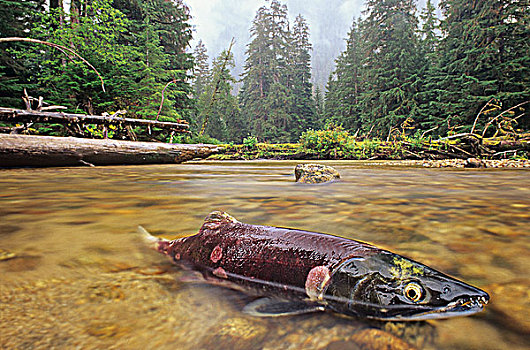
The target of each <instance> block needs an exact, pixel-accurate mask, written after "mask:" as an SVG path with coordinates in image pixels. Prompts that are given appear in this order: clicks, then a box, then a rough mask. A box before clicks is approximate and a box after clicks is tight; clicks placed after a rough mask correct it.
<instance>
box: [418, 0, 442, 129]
mask: <svg viewBox="0 0 530 350" xmlns="http://www.w3.org/2000/svg"><path fill="white" fill-rule="evenodd" d="M435 11H436V8H435V7H434V5H433V4H432V1H431V0H427V3H426V5H425V8H424V9H423V11H422V13H421V14H420V19H421V23H422V27H421V30H420V35H421V38H420V51H421V64H420V70H419V72H418V74H419V75H420V81H419V84H418V92H417V94H416V100H417V101H418V105H419V106H418V108H419V114H420V117H419V118H418V119H419V120H417V121H418V122H419V125H418V127H419V129H422V130H430V129H434V130H436V129H438V125H434V124H433V122H432V117H431V115H432V113H433V110H432V106H433V105H434V103H433V101H435V100H436V99H437V82H436V79H434V78H435V77H436V75H437V72H436V65H437V63H438V53H437V48H438V45H439V42H440V38H439V35H438V33H437V30H438V28H439V20H438V18H437V16H436V12H435ZM434 130H433V131H434Z"/></svg>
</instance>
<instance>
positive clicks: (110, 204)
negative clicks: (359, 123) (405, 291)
mask: <svg viewBox="0 0 530 350" xmlns="http://www.w3.org/2000/svg"><path fill="white" fill-rule="evenodd" d="M322 163H323V164H328V165H333V166H334V167H335V168H336V169H337V170H339V172H340V173H341V176H342V179H341V181H339V182H334V183H331V184H323V185H303V184H297V183H295V182H294V175H293V169H294V166H295V165H296V163H294V162H287V161H257V162H206V161H203V162H191V163H186V164H180V165H153V166H121V167H96V168H89V167H78V168H45V169H3V170H0V249H1V250H0V259H1V260H0V276H1V279H0V308H1V310H0V313H1V317H0V348H2V349H49V348H57V349H73V348H81V349H104V348H105V349H379V348H385V349H386V348H388V349H409V348H418V349H422V348H425V349H528V348H529V346H530V342H529V340H528V339H530V338H529V337H528V335H529V334H530V319H529V318H528V310H530V276H529V275H528V271H529V270H530V229H529V228H530V176H529V174H530V173H529V172H528V170H508V169H502V170H489V169H485V170H484V169H481V170H471V169H470V170H467V169H466V170H464V169H424V168H414V167H404V166H395V165H394V166H389V165H387V164H385V163H374V162H354V161H351V162H347V161H344V162H322ZM214 210H224V211H226V212H228V213H230V214H232V215H233V216H235V217H236V218H237V219H239V220H240V221H243V222H246V223H252V224H263V225H273V226H287V227H294V228H300V229H305V230H310V231H319V232H327V233H332V234H335V235H340V236H344V237H349V238H354V239H358V240H362V241H367V242H371V243H373V244H375V245H377V246H380V247H383V248H386V249H389V250H392V251H394V252H396V253H399V254H402V255H405V256H408V257H410V258H413V259H415V260H418V261H420V262H422V263H424V264H426V265H429V266H431V267H433V268H436V269H438V270H441V271H443V272H446V273H448V274H450V275H452V276H455V277H457V278H459V279H462V280H464V281H466V282H467V283H470V284H473V285H475V286H477V287H479V288H482V289H484V290H486V291H487V292H489V293H490V295H491V296H492V298H491V301H490V303H489V304H488V305H487V307H486V310H485V311H484V312H482V313H480V314H477V315H474V316H470V317H460V318H452V319H447V320H434V321H428V322H413V323H382V322H367V321H363V320H358V319H352V318H346V317H341V316H339V315H336V314H333V313H320V314H307V315H301V316H293V317H281V318H272V319H261V318H253V317H250V316H247V315H245V314H243V313H242V312H241V309H242V308H243V306H244V305H245V304H246V303H248V302H249V301H251V300H252V299H250V298H249V297H248V296H246V295H244V294H242V293H241V292H237V291H233V290H230V289H226V288H223V287H220V286H212V285H208V284H204V283H201V282H200V281H197V280H196V279H194V278H193V277H192V276H191V275H190V274H189V272H186V271H183V270H182V269H181V268H180V267H178V266H174V265H172V264H171V263H169V262H168V261H167V260H166V258H165V257H163V256H161V255H160V254H158V253H156V252H154V251H151V250H149V249H147V248H146V247H145V246H144V244H143V243H142V242H141V240H140V238H139V234H138V233H137V231H136V228H137V226H138V225H142V226H144V227H145V228H146V229H148V230H149V231H151V232H153V233H156V234H160V235H163V236H164V237H167V238H176V237H182V236H185V235H189V234H194V233H196V232H197V230H198V229H199V227H200V226H201V223H202V221H203V219H204V217H205V216H206V215H207V214H208V213H209V212H211V211H214Z"/></svg>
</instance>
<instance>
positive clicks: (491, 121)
mask: <svg viewBox="0 0 530 350" xmlns="http://www.w3.org/2000/svg"><path fill="white" fill-rule="evenodd" d="M527 103H530V101H525V102H523V103H519V104H518V105H517V106H513V107H512V108H509V109H507V110H505V111H504V112H502V113H501V114H499V115H498V116H496V117H495V118H493V119H492V120H490V121H489V122H488V123H487V124H486V125H485V126H484V131H483V132H482V137H484V135H486V131H487V130H488V128H489V126H490V125H491V124H492V123H493V122H494V121H495V120H497V119H499V118H500V117H502V116H503V115H504V114H506V113H508V112H510V111H512V110H514V109H516V108H518V107H521V106H524V105H525V104H527Z"/></svg>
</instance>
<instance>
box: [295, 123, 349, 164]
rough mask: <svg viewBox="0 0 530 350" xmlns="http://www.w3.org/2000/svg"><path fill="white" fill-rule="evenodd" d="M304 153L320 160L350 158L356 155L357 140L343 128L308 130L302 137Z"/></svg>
mask: <svg viewBox="0 0 530 350" xmlns="http://www.w3.org/2000/svg"><path fill="white" fill-rule="evenodd" d="M299 142H300V146H301V150H302V151H303V152H306V153H309V154H315V155H317V156H318V157H320V158H326V159H327V158H333V159H338V158H348V157H350V156H353V155H354V153H355V138H354V137H352V136H351V135H350V133H349V132H348V131H346V130H344V129H343V128H342V127H341V126H334V125H328V127H327V128H326V130H307V131H305V132H304V133H302V135H301V136H300V141H299Z"/></svg>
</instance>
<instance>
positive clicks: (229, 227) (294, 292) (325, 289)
mask: <svg viewBox="0 0 530 350" xmlns="http://www.w3.org/2000/svg"><path fill="white" fill-rule="evenodd" d="M145 233H146V238H147V239H148V240H149V241H150V242H151V243H153V244H154V248H156V250H158V251H159V252H161V253H163V254H165V255H167V256H169V257H170V258H171V259H172V260H173V261H174V262H176V263H180V264H184V265H187V266H189V267H191V268H192V269H193V270H196V271H199V272H201V273H202V274H203V275H204V277H206V279H207V280H209V281H215V282H217V283H219V282H221V284H228V285H229V286H231V287H237V288H238V289H243V290H246V291H249V292H251V293H252V294H255V295H261V296H266V297H273V298H275V299H277V300H278V299H279V300H291V301H296V302H290V303H287V302H283V304H279V303H277V302H276V304H273V303H261V304H260V303H258V304H256V305H254V307H253V308H251V310H250V311H251V312H249V313H251V314H255V315H259V316H264V315H265V316H271V315H286V314H295V313H302V312H310V311H316V310H324V309H331V310H334V311H337V312H341V313H344V314H348V315H352V316H357V317H367V318H374V319H384V320H421V319H430V318H442V317H448V316H455V315H465V314H472V313H476V312H478V311H480V310H482V308H483V305H484V304H486V303H487V301H488V299H489V296H488V295H487V293H485V292H483V291H481V290H480V289H477V288H475V287H472V286H470V285H467V284H465V283H463V282H461V281H458V280H456V279H454V278H451V277H449V276H446V275H444V274H442V273H440V272H438V271H435V270H433V269H431V268H429V267H427V266H425V265H422V264H420V263H418V262H415V261H413V260H410V259H407V258H405V257H402V256H400V255H398V254H394V253H392V252H389V251H387V250H383V249H379V248H377V247H375V246H373V245H370V244H367V243H363V242H359V241H355V240H350V239H346V238H341V237H337V236H332V235H328V234H323V233H315V232H308V231H301V230H295V229H289V228H280V227H269V226H258V225H249V224H244V223H241V222H239V221H237V220H236V219H234V218H233V217H232V216H230V215H228V214H226V213H223V212H213V213H211V214H210V215H209V216H208V217H207V218H206V221H205V222H204V224H203V226H202V227H201V229H200V231H199V233H197V234H196V235H193V236H189V237H184V238H181V239H177V240H174V241H167V240H159V239H156V238H154V237H152V236H150V235H148V233H147V232H145ZM249 306H250V305H249ZM247 311H248V310H247Z"/></svg>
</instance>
